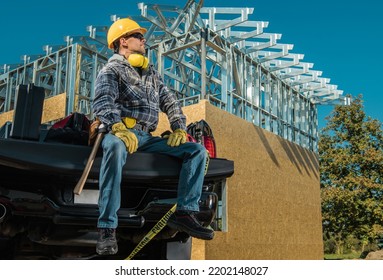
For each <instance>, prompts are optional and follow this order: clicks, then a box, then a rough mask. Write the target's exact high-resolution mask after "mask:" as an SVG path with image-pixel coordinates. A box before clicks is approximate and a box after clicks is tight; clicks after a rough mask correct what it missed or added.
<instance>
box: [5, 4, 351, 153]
mask: <svg viewBox="0 0 383 280" xmlns="http://www.w3.org/2000/svg"><path fill="white" fill-rule="evenodd" d="M138 10H139V13H140V14H139V15H136V16H132V18H133V19H134V20H136V21H138V22H139V23H140V25H142V26H144V27H146V28H147V29H148V32H147V33H146V35H145V38H146V40H147V45H148V57H149V59H150V61H151V62H152V63H153V64H154V65H155V66H156V67H157V69H158V70H159V71H160V73H161V74H162V76H163V78H164V81H165V83H166V84H167V86H168V87H169V88H170V89H171V90H172V91H174V92H175V93H176V94H177V96H178V98H179V99H180V100H181V101H182V104H183V105H184V106H186V105H190V104H194V103H197V102H198V101H199V100H200V99H208V100H209V101H210V103H212V104H214V105H215V106H218V107H219V108H221V109H223V110H226V111H228V112H230V113H231V114H234V115H236V116H239V117H241V118H243V119H245V120H247V121H249V122H251V123H253V124H254V125H256V126H259V127H262V128H264V129H266V130H268V131H271V132H273V133H275V134H277V135H279V136H281V137H283V138H284V139H287V140H289V141H292V142H295V143H297V144H299V145H301V146H302V147H305V148H308V149H310V150H313V151H317V137H318V131H317V126H318V120H317V107H316V106H317V105H319V104H348V103H349V102H350V101H349V99H348V98H347V97H343V96H342V91H341V90H338V89H337V86H336V85H331V84H329V82H330V79H328V78H322V77H321V74H322V72H321V71H316V70H313V69H312V67H313V64H312V63H307V62H302V61H301V60H302V59H303V58H304V55H302V54H294V53H290V52H289V51H290V50H292V49H293V45H291V44H281V43H279V42H278V40H279V39H280V38H281V34H274V33H267V32H265V29H266V28H267V26H268V22H264V21H253V20H250V19H249V18H250V16H251V14H252V13H253V10H254V9H253V8H217V7H212V8H209V7H203V1H195V0H188V1H187V3H186V5H185V6H184V7H183V8H180V7H177V6H168V5H157V4H145V3H139V4H138ZM118 18H120V16H118V15H113V16H112V17H111V19H112V21H115V20H117V19H118ZM107 28H108V27H107V26H88V27H87V31H88V32H89V34H88V36H77V37H70V36H68V37H66V38H65V44H64V45H62V46H44V47H43V49H44V51H45V54H42V55H39V56H35V57H33V56H24V57H23V59H22V63H21V64H19V65H4V66H3V69H2V70H0V113H3V112H7V111H9V110H12V109H13V107H14V101H15V91H16V87H17V85H19V84H27V83H34V84H35V85H39V86H43V87H44V88H45V92H46V97H50V96H54V95H57V94H60V93H64V92H65V93H67V109H66V112H67V114H69V113H71V112H74V111H77V112H82V113H85V114H87V115H88V116H89V117H92V112H91V102H92V100H93V97H94V82H95V79H96V75H97V73H98V71H99V70H100V69H101V67H102V66H103V65H104V64H105V63H106V62H107V59H108V57H109V56H110V55H111V52H110V50H108V49H107V44H106V36H105V35H106V32H107Z"/></svg>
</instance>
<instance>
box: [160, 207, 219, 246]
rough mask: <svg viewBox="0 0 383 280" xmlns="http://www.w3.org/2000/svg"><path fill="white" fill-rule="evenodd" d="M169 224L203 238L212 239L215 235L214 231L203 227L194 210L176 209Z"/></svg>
mask: <svg viewBox="0 0 383 280" xmlns="http://www.w3.org/2000/svg"><path fill="white" fill-rule="evenodd" d="M168 226H169V227H171V228H173V229H176V230H178V231H182V232H186V233H187V234H189V235H190V236H192V237H195V238H199V239H203V240H212V239H213V237H214V231H213V230H211V229H208V228H205V227H203V226H202V225H201V224H200V223H199V221H198V220H197V218H196V217H195V213H194V212H188V211H176V212H175V213H174V214H173V215H172V216H170V218H169V220H168Z"/></svg>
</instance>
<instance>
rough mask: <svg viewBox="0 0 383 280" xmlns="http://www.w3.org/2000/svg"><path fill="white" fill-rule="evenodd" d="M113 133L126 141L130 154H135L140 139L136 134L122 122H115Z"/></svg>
mask: <svg viewBox="0 0 383 280" xmlns="http://www.w3.org/2000/svg"><path fill="white" fill-rule="evenodd" d="M112 134H113V135H115V136H117V137H118V138H120V139H121V140H122V142H124V144H125V146H126V150H127V151H128V152H129V154H133V153H134V152H135V151H137V148H138V139H137V137H136V135H135V134H134V133H133V132H131V131H130V130H128V129H127V128H126V126H125V125H124V124H123V123H122V122H118V123H115V124H114V125H113V126H112Z"/></svg>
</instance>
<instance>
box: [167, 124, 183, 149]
mask: <svg viewBox="0 0 383 280" xmlns="http://www.w3.org/2000/svg"><path fill="white" fill-rule="evenodd" d="M186 136H187V134H186V131H185V130H183V129H180V128H178V129H176V130H174V131H173V133H171V134H170V135H169V138H168V142H167V144H168V145H169V146H171V147H178V146H179V145H181V144H184V143H185V142H186Z"/></svg>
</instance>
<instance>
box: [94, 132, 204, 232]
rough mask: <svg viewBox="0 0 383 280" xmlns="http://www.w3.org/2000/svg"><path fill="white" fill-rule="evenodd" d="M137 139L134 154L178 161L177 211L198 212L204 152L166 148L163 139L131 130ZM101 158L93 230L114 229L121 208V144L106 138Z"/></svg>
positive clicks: (182, 147) (188, 146) (125, 157)
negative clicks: (140, 152) (167, 156)
mask: <svg viewBox="0 0 383 280" xmlns="http://www.w3.org/2000/svg"><path fill="white" fill-rule="evenodd" d="M131 131H132V132H134V133H135V134H136V136H137V139H138V151H145V152H155V153H162V154H167V155H170V156H174V157H177V158H180V159H182V167H181V171H180V176H179V182H178V190H177V194H178V195H177V210H190V211H199V205H198V201H199V199H200V197H201V192H202V184H203V180H204V170H205V164H206V156H207V153H206V149H205V148H204V147H203V146H202V145H200V144H197V143H191V142H186V143H185V144H182V145H180V146H178V147H170V146H168V145H167V144H166V141H167V140H166V139H163V138H161V137H153V136H152V135H151V134H150V133H147V132H144V131H141V130H135V129H132V130H131ZM101 145H102V149H103V158H102V165H101V169H100V183H99V184H100V197H99V201H98V206H99V211H100V214H99V218H98V223H97V227H99V228H117V226H118V216H117V211H118V209H119V208H120V204H121V187H120V185H121V176H122V169H123V166H124V164H125V162H126V160H129V153H128V152H127V151H126V147H125V144H124V143H123V142H122V141H121V139H119V138H118V137H116V136H114V135H112V134H106V135H105V137H104V140H103V141H102V144H101Z"/></svg>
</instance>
